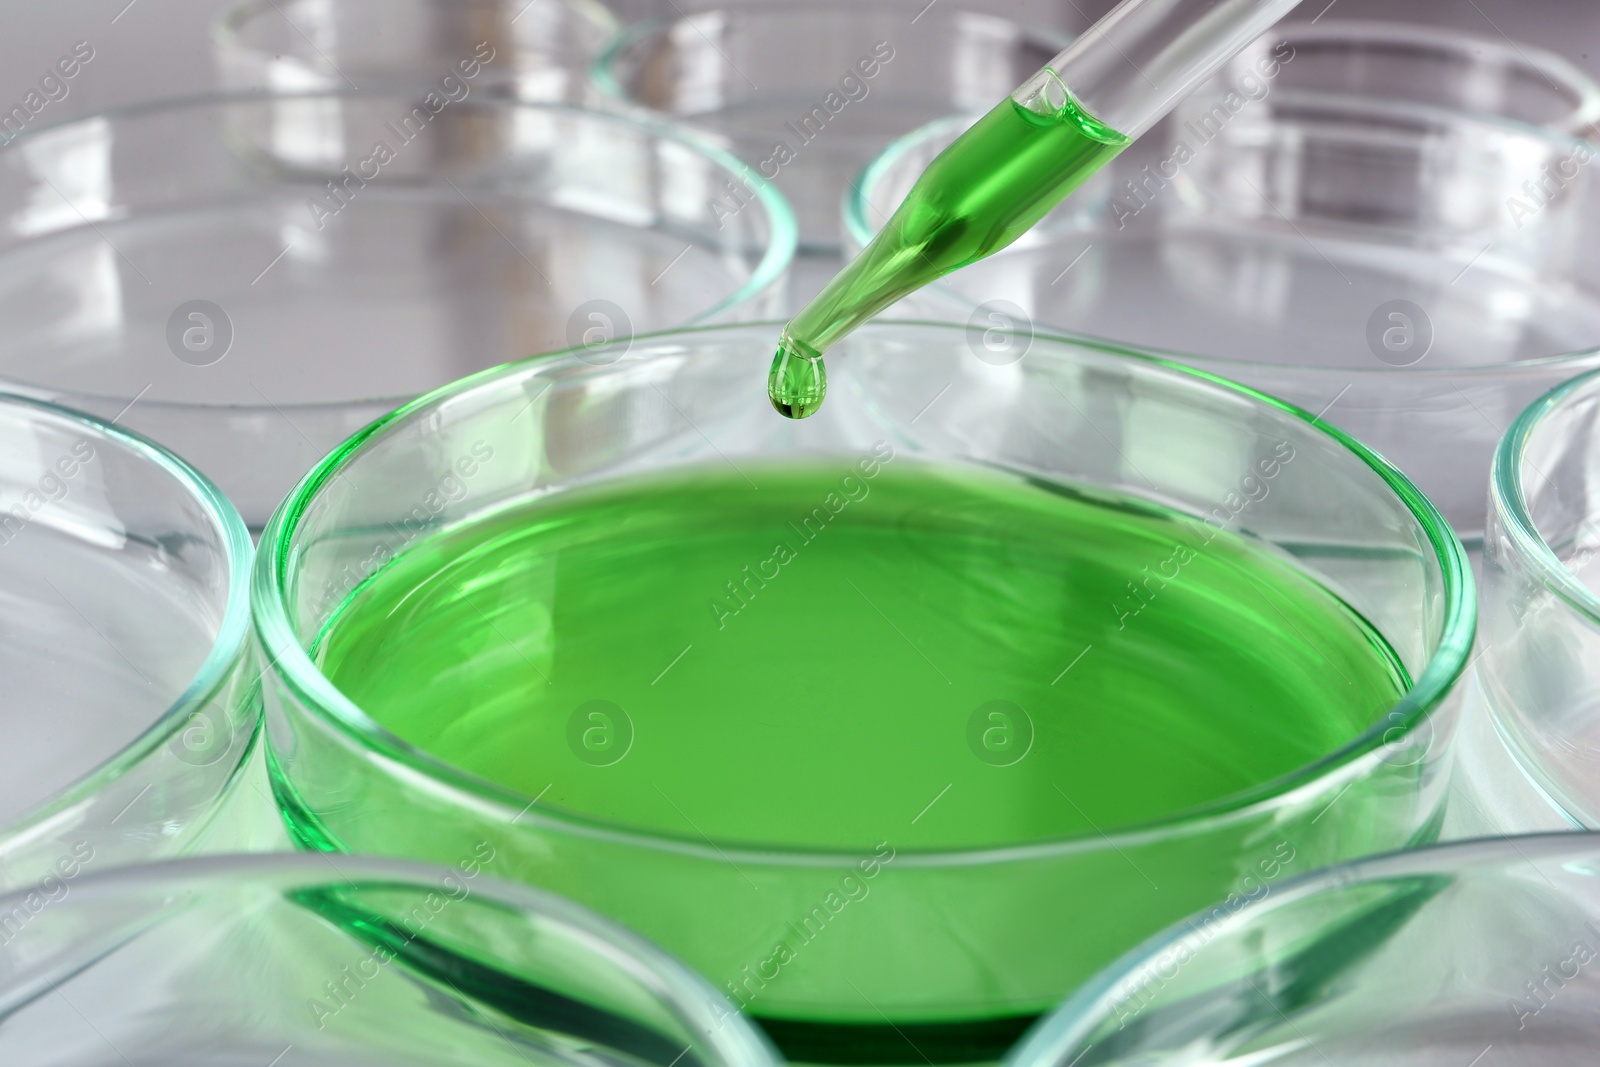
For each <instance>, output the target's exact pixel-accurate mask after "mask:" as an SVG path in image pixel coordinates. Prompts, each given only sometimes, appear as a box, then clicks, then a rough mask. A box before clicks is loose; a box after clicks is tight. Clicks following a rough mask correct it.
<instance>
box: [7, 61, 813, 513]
mask: <svg viewBox="0 0 1600 1067" xmlns="http://www.w3.org/2000/svg"><path fill="white" fill-rule="evenodd" d="M730 185H737V186H738V187H739V188H741V189H743V190H745V195H746V197H747V199H746V202H745V203H746V206H745V208H744V209H743V210H742V211H740V212H739V213H738V214H737V215H736V216H734V217H731V218H727V217H724V218H717V217H715V216H714V214H713V212H712V208H711V204H712V201H713V199H714V198H715V197H717V196H719V195H722V194H723V192H724V191H725V189H726V188H727V187H729V186H730ZM0 217H3V218H4V219H5V220H6V224H5V226H4V228H3V230H0V319H3V321H4V322H5V327H4V329H3V330H0V382H5V383H7V385H8V387H9V388H13V389H16V390H18V391H24V392H27V393H29V394H31V395H38V396H41V397H43V398H46V399H52V400H58V401H60V402H63V403H67V404H69V405H70V406H73V407H76V408H81V409H84V410H88V411H92V412H94V413H96V414H100V415H102V416H104V417H112V416H117V417H119V418H120V419H121V421H122V422H123V423H124V424H126V425H128V426H130V427H132V428H134V429H136V430H139V431H141V432H144V433H147V434H149V435H150V436H151V437H153V438H155V439H157V440H159V441H160V442H161V443H162V444H164V445H166V446H167V447H169V448H171V449H173V450H174V451H175V452H177V453H178V454H180V455H182V456H184V457H185V458H186V459H188V460H189V461H190V462H192V463H194V464H195V465H196V466H197V467H199V468H200V469H201V470H203V471H204V472H206V474H207V475H208V476H210V477H211V478H212V480H213V481H215V482H216V483H217V484H218V485H219V486H220V487H221V488H222V490H223V491H224V492H225V493H227V494H228V496H229V497H230V498H231V499H232V500H233V501H234V503H235V504H236V505H238V507H239V510H240V511H241V512H242V513H243V514H244V517H245V520H246V522H247V523H249V524H250V526H251V528H252V529H256V530H259V528H260V527H261V525H262V524H263V523H265V521H266V519H267V516H268V515H269V514H270V513H271V510H272V508H273V507H274V506H276V504H277V502H278V501H279V500H281V499H282V498H283V495H284V494H285V493H287V492H288V490H289V488H290V487H291V486H292V485H293V484H294V482H295V481H296V479H298V478H299V477H300V475H302V474H303V473H305V471H306V470H308V469H310V467H311V465H312V464H313V463H314V462H315V461H316V460H317V459H318V458H320V457H321V456H322V455H323V454H324V453H325V452H326V451H327V450H328V449H330V448H332V447H333V446H334V445H336V444H338V443H339V442H340V441H341V440H343V439H344V438H345V437H347V436H348V435H349V434H351V433H353V432H354V431H355V430H356V429H358V428H360V427H361V426H363V425H365V424H366V423H367V422H369V421H371V420H372V419H374V418H376V417H377V416H379V415H380V414H382V413H384V412H386V411H388V410H390V409H391V408H393V407H394V406H395V405H396V404H398V403H401V402H403V401H404V400H405V399H407V398H409V397H412V396H415V395H417V394H418V393H422V392H426V391H427V390H429V389H432V388H434V387H436V386H439V385H442V384H443V383H445V382H447V381H450V380H452V379H454V378H458V377H460V376H462V375H464V374H468V373H470V372H472V371H474V370H478V369H480V368H482V367H486V366H490V365H493V364H495V363H498V362H501V361H503V360H507V359H513V358H521V357H523V356H526V355H528V354H529V353H532V352H538V351H544V350H547V349H550V348H553V347H567V346H569V345H583V344H589V343H595V344H599V343H602V342H606V341H610V340H613V339H617V338H626V337H629V336H632V335H633V334H634V333H636V332H642V331H645V330H649V329H658V328H662V327H666V326H674V325H683V324H685V323H688V322H694V321H700V320H717V319H738V318H750V317H756V316H758V315H762V314H769V313H772V312H773V310H774V308H775V302H776V301H779V300H781V299H782V292H781V288H782V280H783V275H784V271H785V269H786V268H787V266H788V262H789V259H790V256H791V255H792V252H793V247H794V228H793V222H792V217H791V215H790V213H789V210H788V207H787V205H786V204H785V203H784V202H783V199H782V197H780V196H779V195H778V194H777V193H775V192H774V191H772V189H771V188H770V187H768V186H766V185H765V184H763V183H762V182H761V180H760V179H759V178H755V177H752V176H750V175H749V173H748V171H747V169H746V168H745V167H744V166H743V164H740V163H738V162H737V161H736V160H734V159H733V158H732V157H729V156H727V155H724V154H723V153H722V152H721V151H720V150H718V149H716V148H713V147H710V146H708V145H705V144H703V143H702V142H700V141H697V140H695V139H694V138H692V137H690V136H688V135H686V134H683V133H681V132H678V131H675V130H672V129H669V128H667V127H665V126H662V125H657V124H655V123H653V122H651V121H649V120H647V119H639V118H630V117H624V116H617V115H608V114H602V113H599V112H595V111H588V110H583V109H579V108H574V107H570V106H567V105H561V104H523V103H515V102H507V101H494V100H487V99H484V98H483V97H481V96H478V95H472V96H468V97H466V98H465V99H462V100H460V101H458V102H452V101H451V100H449V99H447V98H445V97H437V96H435V94H432V93H431V92H430V93H427V94H423V93H415V94H410V93H392V94H384V93H361V94H354V93H352V94H347V95H339V94H322V95H316V94H312V95H301V96H293V97H275V96H252V97H236V98H215V97H213V98H203V99H196V100H189V101H182V102H172V103H162V104H158V105H153V106H147V107H140V108H134V109H130V110H127V111H123V112H112V113H106V114H102V115H98V116H94V117H90V118H85V119H81V120H75V121H71V122H67V123H65V124H62V125H59V126H56V127H53V128H48V129H40V130H38V131H37V132H34V131H32V130H31V129H30V131H29V132H28V133H27V134H26V135H24V136H22V137H19V138H17V139H15V140H14V141H12V142H11V143H10V144H8V145H6V146H5V147H3V148H0Z"/></svg>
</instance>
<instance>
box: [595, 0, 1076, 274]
mask: <svg viewBox="0 0 1600 1067" xmlns="http://www.w3.org/2000/svg"><path fill="white" fill-rule="evenodd" d="M1067 40H1068V39H1067V38H1066V37H1065V36H1063V35H1061V34H1059V33H1058V32H1056V31H1054V30H1050V29H1047V28H1042V27H1024V26H1021V25H1018V24H1017V23H1014V22H1011V21H1009V20H1007V19H1005V18H1001V17H998V16H996V15H993V14H989V13H986V12H982V11H975V10H963V9H961V8H959V7H954V6H951V5H950V4H948V3H945V4H939V5H937V6H929V5H927V4H926V0H875V2H870V3H861V2H846V0H835V2H827V0H822V2H817V0H806V2H803V3H794V4H784V5H782V6H777V5H771V4H761V3H754V4H745V5H729V6H723V7H717V8H714V9H711V10H705V11H693V12H691V13H689V14H687V15H685V14H683V13H682V12H681V11H680V12H678V13H677V14H675V15H674V16H672V17H668V18H663V19H657V20H654V21H648V22H642V23H639V24H638V25H635V26H631V27H629V28H627V29H626V30H624V31H623V32H622V33H621V34H620V35H619V36H618V37H617V38H616V40H615V41H613V42H612V44H611V45H610V46H608V47H607V48H606V50H605V51H604V53H603V54H602V55H601V57H600V59H599V60H598V62H597V63H596V65H595V74H596V80H597V82H598V83H599V86H600V88H601V89H602V91H604V92H605V93H606V94H607V95H609V96H611V97H613V98H615V99H618V100H623V101H627V102H629V103H632V104H637V105H641V106H643V107H646V108H650V109H652V110H654V111H657V112H662V113H665V114H667V115H670V116H671V117H672V118H673V119H675V120H677V121H679V122H683V123H686V124H688V125H690V126H692V127H693V128H695V129H697V130H699V131H701V132H702V133H704V134H706V135H707V136H709V137H712V138H713V139H715V140H716V141H717V142H718V143H719V144H721V145H723V146H724V147H726V148H727V149H728V150H729V151H730V152H732V153H734V154H735V155H737V156H738V157H739V158H740V159H742V160H744V161H745V162H746V163H748V164H749V165H750V166H751V167H753V168H755V169H756V170H758V171H759V172H760V173H761V175H762V176H763V177H765V178H768V179H770V180H771V181H772V182H773V183H774V184H775V185H777V186H778V188H779V189H780V190H782V191H783V193H784V195H785V196H787V197H788V198H789V201H790V203H792V204H793V205H794V209H795V214H796V216H797V217H798V218H799V222H800V247H801V251H802V252H804V253H808V254H813V255H819V256H821V257H823V259H824V263H823V264H821V265H819V266H818V267H817V268H816V269H815V270H814V271H813V272H812V273H818V274H819V275H820V276H819V277H818V278H816V279H811V278H809V277H807V278H802V279H800V281H801V282H802V283H806V282H812V281H814V282H815V284H814V286H813V287H814V288H817V289H820V288H821V284H822V282H825V281H826V280H827V275H828V274H829V273H830V272H831V271H830V268H831V270H837V269H838V262H837V258H838V254H839V250H840V243H839V198H840V196H841V195H843V193H844V191H845V190H846V189H848V188H849V186H850V183H851V182H853V181H854V180H855V178H856V176H857V174H859V173H860V170H861V168H862V167H863V166H865V165H866V164H867V162H868V161H870V160H871V159H872V158H873V157H874V156H875V155H877V154H878V153H879V152H880V151H882V150H883V148H884V147H885V146H886V145H888V144H889V142H890V141H892V140H893V139H894V138H896V137H899V136H900V135H902V134H904V133H907V132H909V131H911V130H914V129H916V128H917V127H919V126H921V125H922V124H924V123H926V122H929V121H931V120H933V119H936V118H941V117H943V116H945V115H948V114H951V113H953V112H954V113H966V112H969V111H972V110H974V109H977V108H987V107H988V106H990V105H991V104H993V103H994V102H995V101H996V100H999V99H1000V98H1001V97H1003V96H1005V95H1006V94H1007V93H1009V92H1011V90H1013V89H1015V88H1016V87H1017V86H1018V85H1020V84H1021V83H1022V82H1023V81H1024V80H1025V79H1026V78H1028V77H1029V76H1030V75H1032V74H1033V73H1034V72H1035V71H1037V70H1038V69H1039V68H1040V67H1042V66H1043V65H1044V64H1046V63H1048V62H1049V61H1050V59H1051V58H1052V57H1053V56H1055V54H1056V53H1057V52H1059V51H1061V49H1062V48H1065V47H1066V45H1067Z"/></svg>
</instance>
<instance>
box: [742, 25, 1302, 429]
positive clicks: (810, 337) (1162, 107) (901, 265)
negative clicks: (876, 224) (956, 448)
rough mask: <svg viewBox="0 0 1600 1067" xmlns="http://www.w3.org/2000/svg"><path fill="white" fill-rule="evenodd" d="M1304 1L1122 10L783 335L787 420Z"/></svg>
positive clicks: (1018, 98) (777, 385) (942, 163)
mask: <svg viewBox="0 0 1600 1067" xmlns="http://www.w3.org/2000/svg"><path fill="white" fill-rule="evenodd" d="M1299 2H1300V0H1122V3H1120V4H1118V5H1117V6H1116V7H1115V8H1113V9H1112V10H1111V12H1110V13H1109V14H1107V15H1106V16H1105V18H1103V19H1101V20H1100V21H1099V22H1097V23H1095V24H1094V25H1093V26H1092V27H1090V29H1089V30H1088V31H1087V32H1086V33H1084V34H1083V36H1081V37H1079V38H1078V39H1077V40H1075V41H1074V42H1073V43H1072V44H1071V45H1069V46H1068V47H1067V48H1066V49H1065V50H1064V51H1063V52H1062V53H1061V54H1060V55H1058V56H1056V57H1055V58H1054V59H1052V60H1051V61H1050V62H1049V63H1048V64H1047V65H1046V66H1045V67H1044V68H1043V69H1041V70H1040V71H1039V72H1038V73H1037V74H1035V75H1033V77H1031V78H1029V79H1028V80H1027V81H1025V82H1023V83H1022V85H1021V86H1020V87H1019V88H1018V89H1017V90H1016V92H1014V93H1012V94H1011V95H1010V96H1009V97H1007V98H1006V99H1004V100H1002V101H1000V103H999V104H998V105H996V107H995V108H994V109H993V110H992V111H990V112H989V113H988V114H987V115H985V116H983V118H981V119H979V120H978V121H977V123H976V124H975V125H973V126H972V128H971V129H969V130H967V131H966V132H965V133H963V134H962V135H961V136H960V137H959V138H957V139H956V140H955V141H954V142H953V143H952V144H951V145H950V147H948V148H946V149H945V150H944V151H943V152H941V153H940V154H939V156H938V157H937V158H936V159H934V161H933V162H932V163H930V164H929V165H928V168H927V170H925V171H923V172H922V175H921V177H919V178H918V179H917V181H916V184H915V185H913V186H912V187H911V191H910V192H909V193H907V194H906V198H905V200H904V201H903V202H902V203H901V204H900V206H899V207H898V208H897V209H895V213H894V215H893V216H892V217H891V218H890V219H889V221H888V223H887V224H886V225H885V226H884V227H883V229H882V230H881V231H880V232H879V233H878V235H877V236H876V237H874V238H873V239H872V241H871V242H870V243H869V244H868V245H867V247H866V248H864V249H862V250H861V254H860V255H858V256H856V258H855V259H853V260H852V261H851V262H850V263H849V264H848V265H847V266H846V267H845V268H844V270H842V271H840V272H839V273H838V275H836V276H835V277H834V279H833V280H832V281H831V282H829V283H828V285H827V287H826V288H825V289H823V290H822V292H821V293H819V294H818V295H817V296H816V298H815V299H813V300H812V301H811V302H810V303H809V304H807V305H806V306H805V307H804V308H803V309H802V310H801V311H800V313H799V314H798V315H796V316H795V317H794V318H793V319H791V320H789V324H788V325H787V326H786V327H784V330H783V336H782V337H781V338H780V340H779V343H778V353H777V355H776V356H774V357H773V360H772V370H771V372H770V373H769V374H768V377H767V395H768V396H769V397H770V398H771V400H772V406H773V407H775V408H777V409H778V411H779V412H780V413H781V414H783V415H786V416H788V417H789V418H792V419H803V418H805V417H806V416H807V415H810V414H812V413H813V412H815V411H816V410H817V409H818V408H819V407H820V406H821V405H822V399H823V397H824V395H825V394H826V393H827V387H828V379H827V372H826V370H825V368H824V367H823V363H822V354H823V353H824V352H826V351H827V350H828V349H829V348H831V347H832V346H833V345H834V343H835V342H837V341H838V340H839V339H840V338H841V337H843V336H844V335H845V334H847V333H849V332H850V331H851V330H853V329H855V328H856V327H857V326H859V325H860V324H861V323H862V322H864V321H866V320H867V319H868V318H871V317H872V316H873V315H875V314H877V313H878V312H879V311H881V310H882V309H883V308H885V307H887V306H888V305H890V304H892V303H894V302H895V301H896V300H898V299H900V298H901V297H902V296H905V295H906V294H907V293H909V292H912V291H913V290H915V289H919V288H921V287H922V286H924V285H926V284H927V283H928V282H931V281H933V280H934V279H935V278H938V277H941V276H943V275H945V274H948V273H950V272H951V271H953V270H955V269H957V268H959V267H964V266H966V265H967V264H968V263H972V262H975V261H976V260H979V259H982V258H983V257H984V256H987V255H988V254H989V253H991V252H995V251H997V250H999V249H1001V248H1004V247H1005V246H1006V245H1008V244H1010V243H1011V242H1012V241H1015V240H1016V239H1017V238H1018V237H1020V236H1021V235H1022V234H1023V233H1024V232H1026V231H1027V230H1028V228H1029V227H1031V226H1032V225H1033V224H1034V223H1036V222H1038V221H1039V220H1040V219H1041V218H1043V217H1044V216H1045V214H1046V213H1048V212H1049V211H1050V209H1051V208H1053V207H1055V206H1056V204H1058V203H1060V202H1061V200H1062V198H1064V197H1065V196H1066V195H1067V194H1068V193H1070V192H1072V190H1074V189H1076V188H1077V187H1078V186H1079V185H1081V184H1082V183H1083V182H1084V181H1085V180H1086V179H1087V178H1089V176H1090V175H1092V174H1094V172H1095V171H1097V170H1099V169H1100V168H1101V167H1103V166H1104V165H1105V164H1106V163H1107V162H1109V161H1110V160H1111V158H1112V157H1113V156H1115V155H1116V154H1117V153H1118V152H1120V151H1122V150H1123V149H1124V148H1126V147H1127V146H1128V145H1129V144H1131V143H1132V142H1133V140H1134V138H1136V137H1138V136H1139V135H1140V134H1142V133H1144V132H1145V131H1146V130H1148V129H1150V127H1152V126H1154V125H1155V124H1156V123H1157V122H1158V121H1160V120H1161V118H1162V117H1163V116H1164V115H1166V114H1167V112H1169V111H1171V110H1172V109H1173V107H1175V106H1176V105H1177V104H1178V102H1179V101H1180V100H1182V99H1183V98H1184V97H1185V96H1187V95H1188V94H1189V93H1190V92H1191V91H1192V90H1193V89H1194V88H1195V87H1196V86H1197V85H1199V84H1200V83H1201V82H1202V81H1204V80H1205V79H1206V78H1208V77H1210V76H1211V75H1212V74H1213V73H1215V72H1216V71H1217V70H1218V68H1220V67H1221V66H1222V65H1223V64H1224V63H1226V62H1227V61H1228V60H1229V59H1231V58H1233V56H1235V55H1236V54H1237V53H1238V52H1240V51H1241V50H1242V49H1243V48H1244V47H1245V46H1246V45H1248V44H1249V43H1250V42H1251V41H1253V40H1255V39H1256V38H1257V37H1258V36H1260V35H1261V34H1262V33H1264V32H1265V31H1266V30H1267V28H1268V27H1270V26H1271V25H1272V24H1273V23H1275V22H1277V21H1278V20H1279V19H1281V18H1282V17H1283V16H1284V15H1286V14H1288V13H1289V12H1290V11H1291V10H1293V8H1294V7H1295V5H1296V4H1298V3H1299Z"/></svg>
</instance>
